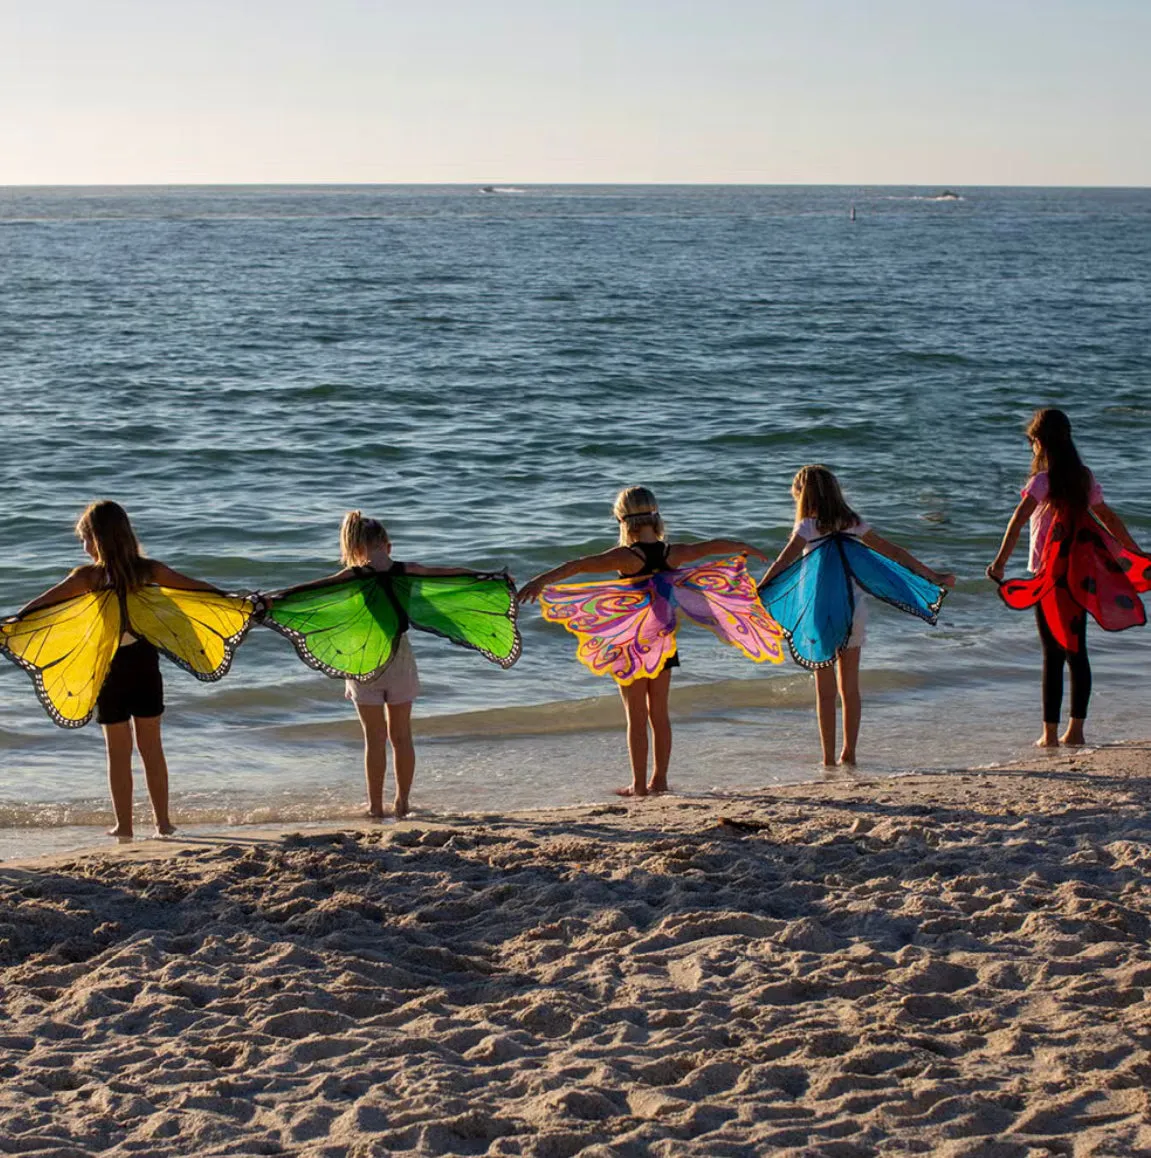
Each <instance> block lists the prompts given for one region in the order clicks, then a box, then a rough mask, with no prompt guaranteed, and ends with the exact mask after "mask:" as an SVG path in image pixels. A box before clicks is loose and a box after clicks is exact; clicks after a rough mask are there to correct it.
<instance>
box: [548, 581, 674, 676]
mask: <svg viewBox="0 0 1151 1158" xmlns="http://www.w3.org/2000/svg"><path fill="white" fill-rule="evenodd" d="M540 610H541V611H542V612H543V616H544V618H545V619H547V620H549V621H550V622H552V623H559V624H562V625H563V626H564V627H566V628H567V629H568V631H570V632H571V633H572V634H573V635H574V636H575V637H576V638H577V639H578V640H579V645H578V647H577V648H576V657H577V658H578V659H579V660H580V662H581V663H584V664H586V665H587V666H588V667H589V668H590V669H591V670H592V671H593V672H594V673H595V674H596V675H610V676H611V677H612V678H613V679H615V680H617V681H618V682H619V683H621V684H630V683H632V682H634V681H635V680H638V679H651V678H653V677H655V676H657V675H659V673H660V672H661V671H662V670H663V665H664V664H665V663H666V662H667V660H669V659H670V658H671V657H672V656H673V655H675V649H676V643H675V612H674V611H673V610H672V607H671V604H670V603H668V601H667V599H666V598H664V596H662V595H661V594H659V592H658V591H657V590H656V586H655V584H654V583H653V582H652V580H651V579H650V578H643V579H616V580H608V581H604V582H598V583H563V584H558V585H556V586H553V587H545V588H544V590H543V591H542V592H541V594H540Z"/></svg>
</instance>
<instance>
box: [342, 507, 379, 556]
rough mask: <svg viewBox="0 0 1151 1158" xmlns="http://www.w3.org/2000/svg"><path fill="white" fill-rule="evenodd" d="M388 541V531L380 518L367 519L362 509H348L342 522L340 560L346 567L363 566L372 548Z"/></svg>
mask: <svg viewBox="0 0 1151 1158" xmlns="http://www.w3.org/2000/svg"><path fill="white" fill-rule="evenodd" d="M387 542H388V532H387V531H386V530H385V528H384V524H383V523H381V522H380V521H379V519H365V518H364V514H363V512H362V511H348V513H347V514H346V515H345V516H344V521H343V522H342V523H341V524H340V562H341V563H343V565H344V566H345V567H362V566H363V565H364V564H365V563H366V562H367V561H368V557H369V556H370V555H371V553H372V549H373V548H375V547H379V546H380V545H381V544H386V543H387Z"/></svg>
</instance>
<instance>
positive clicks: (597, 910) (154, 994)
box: [0, 745, 1151, 1158]
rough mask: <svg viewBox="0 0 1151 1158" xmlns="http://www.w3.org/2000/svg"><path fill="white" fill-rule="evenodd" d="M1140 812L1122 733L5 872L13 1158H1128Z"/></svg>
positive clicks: (1141, 935)
mask: <svg viewBox="0 0 1151 1158" xmlns="http://www.w3.org/2000/svg"><path fill="white" fill-rule="evenodd" d="M417 787H418V785H417ZM1149 799H1151V747H1147V746H1137V745H1132V746H1128V747H1123V748H1111V749H1104V750H1096V751H1093V752H1085V753H1082V754H1062V755H1059V756H1054V757H1041V756H1040V757H1037V758H1036V760H1035V761H1034V762H1033V763H1032V764H1030V765H1029V766H1028V767H1026V768H1010V769H995V770H990V771H986V772H980V771H974V772H962V773H960V772H956V773H951V774H943V775H932V776H926V775H924V776H914V777H907V778H901V779H898V780H878V781H876V780H872V781H864V780H846V779H845V780H842V781H837V782H834V783H824V784H818V785H803V786H797V787H795V788H789V789H778V790H774V791H772V792H771V793H770V794H763V795H760V796H755V797H741V798H739V799H738V800H732V799H729V800H726V801H724V800H712V799H692V798H684V797H668V798H664V799H662V800H657V801H644V802H636V803H634V804H633V803H629V804H626V805H624V804H621V805H619V806H610V807H600V808H590V809H583V810H580V811H563V812H556V813H552V814H533V815H530V816H525V815H519V816H514V817H504V818H494V817H468V818H460V819H452V820H445V819H443V818H441V819H440V820H437V821H435V822H432V821H430V820H427V819H416V820H414V821H409V822H405V823H404V824H400V825H392V826H387V827H384V828H375V829H367V828H365V829H364V830H363V831H346V832H334V833H327V834H312V835H301V836H295V837H292V836H289V837H286V838H284V839H282V840H268V839H259V837H258V834H246V835H245V836H244V837H242V838H241V837H239V836H237V838H236V839H235V840H234V841H231V842H224V841H220V842H217V843H215V844H214V845H213V844H210V843H209V844H205V843H201V844H198V845H185V846H180V845H170V846H165V845H142V844H138V845H135V846H132V847H131V848H128V849H114V850H112V851H111V852H108V853H101V854H98V855H87V856H72V857H57V858H56V859H55V861H54V862H52V863H48V864H45V863H35V864H33V863H29V864H26V865H24V866H14V865H12V864H6V865H0V967H2V968H0V1003H2V1007H3V1021H2V1022H0V1073H2V1076H3V1085H2V1087H0V1153H18V1154H36V1155H38V1156H40V1158H64V1156H66V1155H67V1156H71V1155H89V1154H111V1155H121V1154H149V1155H150V1154H156V1155H165V1156H172V1155H198V1156H199V1155H223V1154H234V1155H239V1154H243V1155H257V1154H293V1155H316V1156H319V1155H324V1156H329V1155H330V1156H332V1158H336V1156H338V1158H355V1156H361V1155H362V1156H367V1155H376V1154H380V1155H383V1154H395V1153H400V1154H403V1153H412V1154H499V1155H511V1154H523V1155H539V1156H548V1158H551V1156H557V1158H559V1156H566V1155H573V1154H582V1155H586V1156H588V1158H591V1156H607V1155H649V1154H651V1155H680V1154H684V1155H688V1154H690V1155H696V1154H699V1155H708V1156H716V1155H745V1154H772V1155H801V1154H802V1155H828V1156H835V1158H849V1156H852V1158H853V1156H857V1155H860V1156H861V1155H872V1154H876V1155H896V1154H900V1155H901V1154H932V1155H944V1156H948V1155H950V1156H953V1158H958V1156H961V1155H962V1156H964V1158H973V1156H975V1155H988V1156H996V1158H998V1156H1001V1155H1002V1156H1015V1155H1019V1156H1024V1155H1034V1156H1039V1155H1049V1154H1059V1155H1125V1154H1151V1124H1149V1118H1148V1092H1147V1087H1148V1082H1149V1080H1151V1058H1149V1054H1148V1046H1149V1045H1151V1012H1149V1005H1148V1002H1147V1000H1146V998H1145V991H1146V988H1147V987H1148V986H1151V949H1149V947H1148V934H1149V932H1151V893H1149V886H1148V872H1149V869H1151V845H1149V843H1148V841H1149V836H1151V831H1149V825H1148V803H1149Z"/></svg>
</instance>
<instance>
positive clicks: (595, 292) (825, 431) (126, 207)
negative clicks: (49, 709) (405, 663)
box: [0, 186, 1151, 855]
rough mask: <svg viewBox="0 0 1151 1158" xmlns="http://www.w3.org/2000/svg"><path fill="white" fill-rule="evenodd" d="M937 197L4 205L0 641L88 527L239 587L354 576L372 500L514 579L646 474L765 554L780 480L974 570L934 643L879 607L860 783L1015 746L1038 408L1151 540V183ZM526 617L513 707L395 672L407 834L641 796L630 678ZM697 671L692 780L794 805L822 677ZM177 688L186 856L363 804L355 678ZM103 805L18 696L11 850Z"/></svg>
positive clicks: (12, 194) (101, 196) (379, 190)
mask: <svg viewBox="0 0 1151 1158" xmlns="http://www.w3.org/2000/svg"><path fill="white" fill-rule="evenodd" d="M939 194H940V191H939V190H929V189H903V188H829V187H802V188H799V187H796V188H780V187H770V188H756V187H733V188H708V187H651V188H642V187H526V188H519V189H515V188H510V187H503V188H501V189H500V190H499V191H496V192H492V193H486V192H483V191H481V190H480V189H479V188H471V187H458V186H457V187H426V186H425V187H392V186H381V187H366V186H356V187H338V186H323V187H308V188H304V187H277V188H256V187H242V188H239V187H237V188H199V187H198V188H154V189H149V188H126V189H112V188H108V189H97V188H83V189H32V188H18V189H17V188H10V189H0V403H2V405H3V451H2V454H0V611H3V612H11V611H14V610H16V608H18V607H19V606H20V605H21V604H23V603H24V602H25V601H27V600H28V599H29V598H31V597H32V596H33V595H35V594H37V593H39V592H40V591H41V590H43V589H44V588H46V587H48V586H49V585H51V584H52V583H53V582H55V581H57V580H58V579H60V578H61V577H62V576H63V575H64V574H65V573H66V572H67V571H68V570H69V569H70V568H71V567H72V566H74V565H76V564H78V563H80V562H82V561H83V556H82V555H81V552H80V550H79V547H78V544H77V542H76V540H75V538H74V536H73V534H72V531H71V527H72V525H73V523H74V521H75V519H76V516H77V515H78V514H79V512H80V511H81V510H82V509H83V507H84V506H85V504H86V503H88V502H89V501H90V500H92V499H94V498H99V497H110V498H115V499H117V500H119V501H120V502H121V503H123V504H124V505H125V506H126V507H127V509H128V511H129V512H130V514H131V516H132V518H133V521H134V523H135V525H136V527H137V529H138V531H139V534H140V537H141V539H142V541H143V543H144V545H145V547H146V549H147V550H148V551H149V552H150V553H151V554H153V555H154V556H155V557H157V558H160V559H163V560H164V561H166V562H167V563H169V564H170V565H171V566H173V567H176V568H177V569H179V570H181V571H185V572H187V573H189V574H192V575H196V576H201V577H203V578H206V579H210V580H212V581H213V582H215V583H217V584H219V585H221V586H224V587H227V588H229V589H235V590H248V589H264V590H271V589H274V588H277V587H282V586H285V585H287V584H290V583H293V582H297V581H301V580H304V579H309V578H314V577H318V576H321V575H324V574H327V573H329V572H331V571H333V570H335V569H336V568H337V566H338V557H337V556H338V547H337V540H338V529H339V524H340V519H341V517H342V515H343V513H344V511H346V510H347V509H349V508H352V507H361V508H363V509H364V511H365V512H367V513H369V514H372V515H375V516H377V517H379V518H380V519H382V520H383V521H384V522H385V523H386V525H387V526H388V529H389V531H390V534H391V537H392V539H393V542H394V547H395V553H396V556H397V557H399V558H401V559H412V560H418V561H421V562H426V563H433V564H461V565H467V566H472V567H478V568H499V567H504V566H506V567H508V568H509V569H510V570H511V572H512V574H513V575H514V576H516V578H518V579H524V578H527V577H529V576H531V575H533V574H535V573H537V572H538V571H540V570H543V569H544V568H547V567H550V566H552V565H554V564H556V563H557V562H559V561H561V560H564V559H566V558H569V557H571V556H573V555H578V554H584V553H588V552H593V551H599V550H602V549H605V548H607V547H609V546H611V545H612V544H613V542H614V538H615V533H616V528H615V524H614V522H613V520H612V518H611V501H612V498H613V497H614V495H615V492H616V491H617V489H618V488H620V487H622V486H625V485H628V484H631V483H644V484H646V485H648V486H650V487H652V488H653V489H654V490H655V492H656V494H657V495H658V496H659V499H660V502H661V505H662V507H663V510H664V513H665V516H666V520H667V524H668V528H669V533H670V535H671V537H672V538H673V539H678V538H688V537H703V536H717V535H723V536H734V537H740V538H744V539H747V540H749V541H750V542H752V543H756V544H759V545H762V546H763V547H764V548H765V549H766V550H768V551H769V552H773V551H775V550H778V549H779V548H780V547H781V546H782V545H783V543H784V541H785V540H786V538H787V534H788V531H789V529H790V526H791V523H792V517H793V508H792V502H791V499H790V497H789V493H788V488H789V483H790V480H791V477H792V474H793V473H794V471H795V470H796V469H797V468H798V467H799V466H801V465H802V464H804V463H807V462H825V463H827V464H829V465H830V466H831V467H832V468H833V469H834V470H835V471H836V472H837V473H838V474H839V475H840V477H841V479H842V482H843V484H844V487H845V489H846V491H847V494H848V497H849V500H850V501H851V503H852V504H853V505H854V506H855V507H856V509H858V510H859V511H860V513H861V514H862V515H863V516H864V517H865V518H867V519H868V520H869V521H870V522H872V523H873V524H874V525H875V527H876V528H877V530H879V531H880V533H881V534H883V535H885V536H886V537H888V538H890V539H892V540H894V541H895V542H897V543H900V544H902V545H904V546H906V547H907V548H909V549H910V550H911V551H913V552H914V553H915V554H916V555H918V556H919V557H920V558H922V559H923V560H925V561H927V562H928V563H930V564H931V565H933V566H936V567H939V568H948V569H951V570H954V571H955V572H957V573H958V575H959V583H958V586H957V588H956V590H955V591H954V592H953V593H952V594H951V595H950V597H949V598H948V600H947V602H946V603H945V605H944V609H943V614H942V618H941V622H940V625H939V626H938V627H937V628H934V629H932V628H930V627H927V626H926V625H924V624H922V623H920V622H919V621H916V620H913V619H910V618H908V617H906V616H902V615H899V614H898V613H896V612H893V611H891V610H890V609H888V608H886V607H884V606H879V607H875V608H873V614H872V617H871V625H870V629H869V630H870V638H869V642H868V644H867V647H866V649H865V652H864V670H865V684H864V687H865V708H864V720H863V732H862V738H861V745H860V751H861V757H862V768H863V770H864V771H871V772H881V773H883V772H895V771H900V770H907V769H912V768H936V767H956V766H963V765H971V764H980V763H988V762H994V761H1000V760H1005V759H1009V758H1011V757H1012V756H1015V755H1018V754H1019V753H1021V752H1022V751H1023V750H1024V749H1025V747H1026V745H1027V743H1028V742H1029V741H1030V740H1031V739H1033V738H1034V736H1035V735H1036V734H1037V732H1038V728H1039V697H1038V669H1039V654H1038V644H1037V639H1036V633H1035V629H1034V623H1033V621H1032V620H1031V619H1030V618H1029V616H1026V615H1020V614H1017V613H1011V612H1009V611H1008V610H1006V609H1005V608H1004V607H1003V606H1002V604H1001V603H1000V602H999V600H998V599H997V598H996V596H995V593H994V590H993V588H992V585H991V584H990V583H989V582H988V581H987V580H986V579H984V578H983V569H984V567H985V566H986V564H987V562H988V561H989V560H990V559H991V558H992V556H993V555H994V553H995V550H996V548H997V545H998V541H999V538H1000V535H1001V534H1002V531H1003V528H1004V526H1005V524H1006V522H1007V519H1008V517H1009V515H1010V513H1011V510H1012V509H1013V507H1014V505H1015V503H1016V501H1017V498H1018V490H1019V487H1020V485H1021V483H1022V482H1023V481H1024V480H1025V477H1026V474H1027V470H1028V465H1029V452H1028V446H1027V443H1026V441H1025V440H1024V438H1023V435H1022V427H1023V425H1024V423H1025V422H1026V420H1027V418H1028V417H1029V415H1030V413H1031V411H1032V409H1033V408H1034V407H1036V406H1039V405H1057V406H1061V407H1063V408H1065V409H1067V410H1068V411H1069V412H1070V414H1071V415H1072V418H1073V421H1074V423H1075V430H1076V436H1077V439H1078V442H1079V445H1080V448H1081V450H1082V452H1083V454H1084V457H1085V459H1086V460H1087V462H1088V463H1089V465H1091V467H1092V468H1093V469H1094V470H1095V472H1096V474H1097V476H1098V478H1099V479H1100V481H1101V483H1102V485H1103V487H1104V489H1105V492H1106V496H1107V499H1108V501H1109V502H1110V503H1111V504H1112V505H1113V506H1114V507H1115V509H1116V510H1117V511H1119V512H1120V513H1121V514H1122V516H1123V517H1124V518H1125V519H1126V520H1127V523H1128V525H1129V526H1130V527H1131V529H1132V531H1133V533H1134V534H1135V536H1136V538H1140V537H1143V538H1144V539H1148V538H1151V535H1149V532H1151V501H1149V500H1148V498H1147V494H1146V486H1145V477H1146V468H1147V446H1148V435H1149V433H1151V339H1149V337H1148V335H1149V330H1151V327H1149V320H1151V312H1149V309H1148V306H1149V296H1151V293H1149V290H1148V285H1149V284H1151V281H1149V279H1151V191H1147V190H1120V189H1095V190H1082V189H1002V188H997V189H962V190H959V194H960V195H959V197H958V198H952V197H946V198H944V197H941V196H940V195H939ZM852 206H854V207H855V209H856V213H855V220H851V214H850V210H851V208H852ZM1025 562H1026V555H1025V544H1023V545H1021V547H1020V549H1019V551H1018V553H1017V555H1016V557H1015V560H1014V568H1013V569H1014V570H1016V571H1019V570H1021V569H1022V568H1023V567H1024V565H1025ZM521 622H522V629H523V635H524V654H523V657H522V659H521V660H520V662H519V663H518V664H517V665H516V666H515V667H514V668H513V669H511V670H510V671H507V672H504V671H501V670H499V669H498V668H496V667H494V666H492V665H489V664H487V663H485V662H484V661H483V660H482V658H480V657H478V656H476V655H475V654H473V653H468V652H465V651H463V650H461V649H457V648H454V647H453V646H452V645H450V644H448V643H446V642H444V641H442V640H439V639H436V638H434V637H430V636H424V635H418V634H417V635H416V636H415V637H414V639H413V643H414V646H415V650H416V654H417V656H418V660H419V664H420V672H421V678H422V680H423V684H424V696H423V698H422V699H421V700H420V701H419V703H418V705H417V709H416V715H417V732H418V746H419V763H418V769H417V778H416V788H415V801H416V803H417V804H418V805H419V806H421V807H423V808H425V809H429V810H433V811H436V810H440V811H442V810H448V809H461V808H463V809H469V810H484V811H502V810H506V809H511V808H525V807H528V808H530V807H539V806H544V805H556V804H575V803H579V802H583V801H590V800H598V799H602V798H604V796H605V795H606V794H608V793H610V789H611V788H612V787H614V786H617V785H620V784H622V783H625V782H626V781H627V779H628V775H627V770H626V757H625V749H624V743H623V736H622V728H621V719H622V716H621V711H620V708H619V704H618V696H617V695H616V693H615V689H614V687H613V685H611V684H610V683H608V682H607V681H606V680H603V679H596V678H594V677H593V676H591V675H590V674H589V673H588V672H587V671H586V670H585V669H583V668H582V667H581V666H580V665H579V664H578V663H577V662H576V660H575V657H574V646H573V641H572V639H571V637H570V636H568V635H567V634H566V633H565V632H564V631H562V630H561V629H560V628H558V627H555V626H552V625H548V624H545V623H543V622H542V621H541V620H540V618H539V616H538V613H537V612H536V610H535V609H534V608H527V609H525V611H524V612H523V615H522V621H521ZM1090 642H1091V648H1092V656H1093V662H1094V665H1095V670H1096V694H1095V699H1094V702H1093V707H1092V719H1091V722H1090V733H1091V736H1092V737H1093V738H1095V739H1097V740H1105V739H1114V738H1123V737H1135V736H1143V735H1145V734H1146V733H1147V731H1148V725H1147V722H1146V709H1145V704H1146V702H1147V695H1148V690H1147V682H1146V676H1147V672H1148V660H1149V658H1151V650H1149V648H1151V644H1149V639H1148V636H1147V634H1146V633H1145V632H1139V631H1132V632H1127V633H1125V634H1123V635H1120V636H1115V637H1106V636H1104V635H1103V634H1102V633H1101V632H1098V631H1096V632H1094V633H1093V634H1092V635H1091V639H1090ZM681 648H682V657H683V667H682V668H681V669H680V670H679V671H677V673H676V675H675V679H674V684H675V691H674V696H675V699H674V714H675V721H676V727H675V745H676V748H675V754H674V758H673V765H672V782H673V785H675V786H676V787H677V788H679V789H681V790H684V791H688V792H706V791H714V790H721V791H732V792H734V791H738V790H740V789H744V788H751V787H756V786H763V785H770V784H772V783H778V782H780V781H785V780H799V779H804V778H807V777H811V776H813V775H815V762H816V757H817V752H818V745H817V740H816V733H815V721H814V713H813V711H812V700H813V692H812V681H811V677H810V676H809V675H807V674H806V673H804V672H802V671H801V670H800V669H799V668H797V667H796V666H794V665H792V664H790V663H788V664H785V665H783V666H779V667H773V666H768V665H763V666H753V665H752V664H750V663H749V662H748V661H747V660H745V659H744V658H743V657H742V656H740V655H739V654H737V653H736V652H734V651H732V650H730V649H727V648H724V647H723V646H722V645H720V644H719V643H718V642H716V641H715V640H713V639H712V638H711V637H710V636H709V635H708V634H707V633H705V632H702V631H698V630H693V629H690V628H688V629H685V630H684V631H683V633H682V640H681ZM165 675H166V686H167V696H168V703H169V710H168V713H167V715H166V718H165V735H166V745H167V749H168V754H169V761H170V765H171V769H172V789H173V807H174V816H175V818H176V820H177V823H180V824H181V825H183V826H188V825H191V826H193V827H195V826H196V825H201V826H203V825H223V824H231V823H242V822H245V821H256V820H267V821H277V822H278V821H281V820H297V819H298V820H301V821H307V820H317V819H324V818H337V817H342V816H351V815H354V814H355V813H356V811H357V810H358V809H360V808H362V804H361V803H360V802H361V799H362V773H361V770H360V763H361V751H360V739H359V729H358V725H357V723H356V721H355V716H354V712H353V710H352V708H351V706H350V705H349V704H348V703H347V702H346V701H345V700H344V699H343V685H342V684H341V683H340V682H338V681H333V680H329V679H328V678H326V677H325V676H323V675H319V674H317V673H315V672H313V671H311V670H309V669H308V668H306V667H305V666H304V665H303V664H301V663H300V662H299V660H298V659H297V658H296V656H295V654H294V652H293V651H292V649H291V648H290V646H289V645H288V643H287V642H286V641H285V640H283V639H282V638H280V637H279V636H276V635H274V634H273V633H271V632H268V631H266V630H264V629H255V630H253V632H252V634H251V636H250V638H249V640H248V641H247V642H246V643H245V644H244V646H243V647H242V648H241V650H240V651H239V653H238V655H237V657H236V661H235V665H234V667H233V670H232V672H231V673H230V674H229V675H228V677H227V678H226V679H225V680H224V681H223V682H222V683H219V684H214V685H201V684H197V683H196V682H195V681H194V680H193V679H191V678H190V677H188V676H186V675H185V674H184V673H182V672H180V671H178V670H177V669H175V668H172V667H166V668H165ZM103 776H104V772H103V745H102V742H101V737H100V733H99V729H98V728H97V727H96V726H95V725H92V726H90V727H88V728H86V729H83V730H81V731H78V732H70V731H62V730H59V729H57V728H56V727H54V726H53V725H52V724H51V723H50V721H49V720H48V718H47V717H46V716H45V715H44V713H43V712H42V710H41V708H40V707H39V705H38V704H37V702H36V700H35V697H34V695H33V692H32V686H31V683H30V681H29V680H28V677H27V675H26V674H25V673H23V672H22V671H20V670H18V669H17V668H16V667H14V666H11V665H8V664H3V663H0V855H13V853H14V852H15V851H24V852H35V851H38V850H41V849H46V848H52V847H63V846H66V845H69V844H77V843H87V842H90V841H91V839H92V837H93V830H92V829H90V828H87V827H86V826H89V825H94V824H96V823H99V822H101V821H104V820H106V818H107V816H108V811H109V810H108V803H107V797H106V791H105V787H104V782H103ZM137 795H138V797H139V798H141V799H143V792H142V784H140V785H138V793H137Z"/></svg>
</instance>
